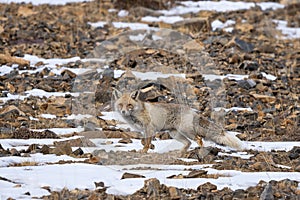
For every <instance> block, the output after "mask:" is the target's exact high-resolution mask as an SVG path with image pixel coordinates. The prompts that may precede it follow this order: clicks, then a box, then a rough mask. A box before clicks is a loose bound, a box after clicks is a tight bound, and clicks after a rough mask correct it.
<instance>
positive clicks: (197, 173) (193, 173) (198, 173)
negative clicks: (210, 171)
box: [185, 170, 207, 178]
mask: <svg viewBox="0 0 300 200" xmlns="http://www.w3.org/2000/svg"><path fill="white" fill-rule="evenodd" d="M206 174H207V171H205V170H193V171H191V172H190V173H189V174H188V175H186V176H185V178H201V177H203V175H206Z"/></svg>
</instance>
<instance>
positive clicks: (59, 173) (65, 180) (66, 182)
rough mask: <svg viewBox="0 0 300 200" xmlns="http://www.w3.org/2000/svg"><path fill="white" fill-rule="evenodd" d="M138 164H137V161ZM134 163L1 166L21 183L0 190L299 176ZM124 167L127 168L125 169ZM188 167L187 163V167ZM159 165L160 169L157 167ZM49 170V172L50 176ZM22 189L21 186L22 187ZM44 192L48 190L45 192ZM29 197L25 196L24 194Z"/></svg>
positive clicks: (238, 184)
mask: <svg viewBox="0 0 300 200" xmlns="http://www.w3.org/2000/svg"><path fill="white" fill-rule="evenodd" d="M138 166H140V165H138ZM138 166H137V165H135V166H132V165H125V166H114V165H112V166H101V165H91V164H82V163H75V164H64V165H57V164H55V165H47V166H32V167H11V168H0V174H1V176H2V177H5V178H7V179H9V180H12V181H15V182H18V183H19V184H21V187H19V188H17V187H13V186H14V184H7V183H3V182H0V193H1V194H2V195H3V196H4V195H5V196H4V197H5V198H8V197H12V198H15V199H19V198H21V197H23V194H24V189H25V190H26V191H30V194H31V197H41V196H42V195H45V191H46V190H44V189H42V188H41V187H43V186H49V187H50V188H51V190H62V189H63V188H65V187H66V188H68V189H70V190H72V189H75V188H79V189H90V190H94V189H95V186H94V182H99V181H103V182H104V184H105V186H108V189H107V193H109V194H116V195H129V194H132V193H134V192H135V191H137V190H138V189H140V188H141V187H143V185H144V180H146V179H149V178H157V179H159V180H160V182H161V184H165V185H167V186H174V187H178V188H186V189H187V188H191V189H196V188H197V187H198V186H199V185H201V184H204V183H206V182H211V183H212V184H215V185H217V188H218V189H219V190H220V189H222V188H224V187H229V188H230V189H232V190H236V189H246V188H248V187H249V186H255V185H256V184H257V183H258V182H259V181H260V180H264V181H266V182H268V181H270V180H282V179H286V178H289V179H291V180H296V181H299V180H300V178H299V177H300V176H299V173H297V172H240V171H234V170H216V169H211V168H205V166H204V165H202V166H201V165H199V166H191V168H193V169H205V170H207V171H208V173H209V174H220V175H225V176H226V177H220V178H218V179H209V178H189V179H168V178H167V177H169V176H171V175H178V174H182V175H187V174H188V173H189V172H190V171H189V170H184V168H186V166H184V165H171V166H170V165H149V164H148V165H147V167H153V170H151V169H147V170H130V168H134V167H138ZM125 168H126V169H127V170H126V169H125ZM189 168H190V167H189ZM156 169H160V170H156ZM125 172H129V173H138V174H141V175H144V176H145V177H146V178H136V179H121V176H122V175H123V173H125ZM49 174H51V176H49ZM21 189H23V190H21ZM32 191H33V192H32ZM46 194H48V193H47V192H46ZM27 198H28V196H27Z"/></svg>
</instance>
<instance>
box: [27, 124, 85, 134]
mask: <svg viewBox="0 0 300 200" xmlns="http://www.w3.org/2000/svg"><path fill="white" fill-rule="evenodd" d="M31 130H32V131H40V132H41V131H45V130H49V131H52V132H54V133H56V134H57V135H61V136H63V135H68V134H71V133H80V132H82V131H84V128H82V127H80V126H79V127H77V128H48V129H31Z"/></svg>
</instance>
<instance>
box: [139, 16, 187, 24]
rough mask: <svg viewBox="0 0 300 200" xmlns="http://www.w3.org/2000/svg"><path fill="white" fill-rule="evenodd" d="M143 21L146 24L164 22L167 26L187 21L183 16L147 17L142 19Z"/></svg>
mask: <svg viewBox="0 0 300 200" xmlns="http://www.w3.org/2000/svg"><path fill="white" fill-rule="evenodd" d="M141 20H142V21H144V22H164V23H167V24H173V23H175V22H179V21H183V20H185V18H183V17H181V16H159V17H153V16H146V17H142V19H141Z"/></svg>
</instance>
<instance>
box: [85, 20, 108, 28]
mask: <svg viewBox="0 0 300 200" xmlns="http://www.w3.org/2000/svg"><path fill="white" fill-rule="evenodd" d="M88 24H89V25H91V26H93V27H100V28H103V27H104V25H106V24H107V22H104V21H99V22H88Z"/></svg>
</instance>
